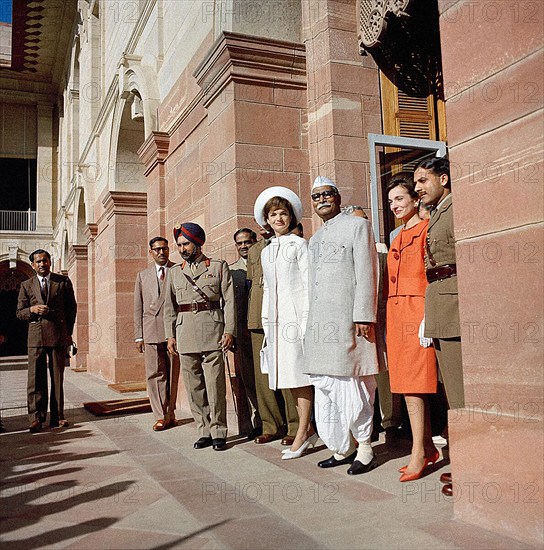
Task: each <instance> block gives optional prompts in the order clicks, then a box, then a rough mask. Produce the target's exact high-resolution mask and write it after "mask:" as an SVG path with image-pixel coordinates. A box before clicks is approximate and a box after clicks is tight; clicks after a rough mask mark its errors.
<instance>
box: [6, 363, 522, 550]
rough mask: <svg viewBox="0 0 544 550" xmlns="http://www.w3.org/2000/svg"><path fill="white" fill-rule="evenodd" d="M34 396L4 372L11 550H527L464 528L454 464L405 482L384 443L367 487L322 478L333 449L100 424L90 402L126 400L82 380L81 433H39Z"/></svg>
mask: <svg viewBox="0 0 544 550" xmlns="http://www.w3.org/2000/svg"><path fill="white" fill-rule="evenodd" d="M25 387H26V371H25V370H22V369H18V370H14V367H8V368H6V367H5V366H4V367H2V370H1V371H0V407H1V408H2V415H3V418H4V423H5V426H6V428H7V429H8V430H9V431H8V432H7V433H4V434H2V435H0V448H1V451H0V453H1V454H0V478H1V486H0V487H1V493H0V516H1V535H2V542H3V543H4V544H6V546H4V547H5V548H9V549H10V550H15V549H19V548H20V549H25V550H27V549H31V548H77V549H78V550H84V549H87V548H89V549H97V548H101V549H103V548H104V549H105V548H112V549H122V548H127V549H132V548H146V549H156V550H159V549H169V548H205V549H213V548H235V549H238V548H247V549H258V548H282V549H290V548H293V549H297V550H303V549H326V548H331V549H344V548H346V549H347V548H356V549H366V548H369V549H374V548H387V549H390V548H417V549H427V548H428V549H441V548H470V549H472V548H478V549H487V548H494V549H500V548H504V549H506V548H508V549H515V548H526V545H523V544H521V543H519V542H516V541H513V540H510V539H505V538H504V537H499V536H497V535H495V534H493V533H490V532H488V531H485V530H482V529H479V528H477V527H474V526H470V525H467V524H463V523H460V522H457V521H454V520H453V519H452V514H453V506H452V503H451V501H448V500H447V499H446V498H445V497H443V496H442V495H441V493H440V483H439V481H438V479H439V476H440V473H441V472H442V471H444V469H445V467H446V463H445V461H444V460H441V461H440V462H439V463H438V464H437V465H436V466H435V469H434V470H432V472H431V473H430V474H429V475H428V476H426V477H425V478H424V479H421V480H419V481H417V482H411V483H404V484H403V483H399V481H398V477H399V473H398V471H397V470H398V468H399V467H400V466H402V465H403V464H404V463H405V461H406V458H405V457H406V455H407V454H408V453H409V447H408V446H407V444H406V443H404V444H403V445H401V446H400V447H396V448H388V446H386V445H385V444H384V443H383V442H377V443H376V446H375V450H376V453H377V455H378V457H379V461H380V464H381V465H380V467H379V468H377V469H376V470H373V471H372V472H369V473H367V474H363V475H360V476H356V477H351V476H348V475H347V474H346V469H347V467H340V468H335V469H331V470H320V469H319V468H317V467H316V463H317V461H318V460H322V459H324V458H327V457H328V456H329V455H330V453H329V452H328V451H327V449H326V448H325V447H324V446H323V445H320V446H319V447H317V448H316V450H315V451H314V452H312V453H310V454H308V455H306V456H304V457H302V458H300V459H297V460H288V461H287V460H283V461H282V460H281V459H280V449H281V446H280V444H279V442H273V443H271V444H268V445H261V446H259V445H255V444H254V443H253V442H248V441H247V440H245V439H240V438H236V437H233V438H232V441H231V447H230V448H229V450H227V451H225V452H214V451H213V450H211V449H203V450H198V451H197V450H194V449H193V442H194V441H195V439H196V435H195V427H194V422H192V421H190V422H189V421H187V422H186V423H184V424H182V425H180V426H178V427H176V428H172V429H170V430H167V431H165V432H160V433H156V432H153V431H152V430H151V426H152V424H153V419H152V417H151V414H141V415H134V416H125V417H117V418H98V417H94V416H93V415H91V414H90V413H88V412H87V411H85V410H84V409H83V408H82V407H81V403H82V402H84V401H92V400H102V399H116V398H119V394H116V393H114V392H112V391H111V390H110V389H109V388H108V387H107V384H106V383H105V382H103V381H101V380H98V379H97V378H95V377H93V376H91V375H89V374H86V373H75V372H72V371H70V370H67V372H66V383H65V391H66V401H67V404H68V406H67V419H68V420H70V421H71V423H72V424H71V426H70V428H67V429H64V430H59V429H57V430H52V431H49V430H45V431H43V432H41V433H39V434H30V433H29V432H28V431H27V426H28V421H27V417H26V414H25V413H26V404H25V403H26V396H25V395H26V390H25ZM138 395H141V394H138ZM178 416H182V418H187V415H178Z"/></svg>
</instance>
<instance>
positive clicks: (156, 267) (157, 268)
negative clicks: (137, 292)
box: [155, 264, 168, 277]
mask: <svg viewBox="0 0 544 550" xmlns="http://www.w3.org/2000/svg"><path fill="white" fill-rule="evenodd" d="M161 267H164V274H165V275H166V271H167V270H168V266H167V265H159V264H155V270H156V271H157V277H158V276H159V275H160V273H159V269H160V268H161Z"/></svg>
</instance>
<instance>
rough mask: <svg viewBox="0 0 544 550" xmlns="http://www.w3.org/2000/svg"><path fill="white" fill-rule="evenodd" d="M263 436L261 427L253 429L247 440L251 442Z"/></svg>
mask: <svg viewBox="0 0 544 550" xmlns="http://www.w3.org/2000/svg"><path fill="white" fill-rule="evenodd" d="M262 434H263V429H262V428H261V427H259V428H253V429H252V430H251V431H250V432H249V433H248V434H247V439H248V441H253V439H255V438H256V437H259V436H260V435H262Z"/></svg>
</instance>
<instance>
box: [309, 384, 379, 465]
mask: <svg viewBox="0 0 544 550" xmlns="http://www.w3.org/2000/svg"><path fill="white" fill-rule="evenodd" d="M310 382H311V384H312V385H313V386H314V387H315V404H314V411H315V413H314V414H315V421H316V424H317V431H318V433H319V437H320V438H321V440H322V441H323V442H324V443H325V445H327V447H328V448H329V449H330V450H331V451H333V452H334V453H336V454H338V455H343V456H346V455H349V454H351V453H352V452H354V450H355V445H354V441H353V439H355V440H357V441H359V442H360V443H362V442H368V443H370V436H371V434H372V418H373V416H374V395H375V392H376V380H375V377H374V375H373V374H372V375H369V376H360V377H352V376H324V375H310ZM352 435H353V437H352Z"/></svg>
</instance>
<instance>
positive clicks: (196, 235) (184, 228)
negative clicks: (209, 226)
mask: <svg viewBox="0 0 544 550" xmlns="http://www.w3.org/2000/svg"><path fill="white" fill-rule="evenodd" d="M180 235H183V236H184V237H185V238H186V239H187V240H188V241H190V242H192V243H193V244H196V245H197V246H202V245H203V244H204V243H205V242H206V233H204V229H202V227H200V225H198V224H197V223H182V224H178V225H176V226H175V227H174V239H175V241H176V242H177V240H178V237H179V236H180Z"/></svg>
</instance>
